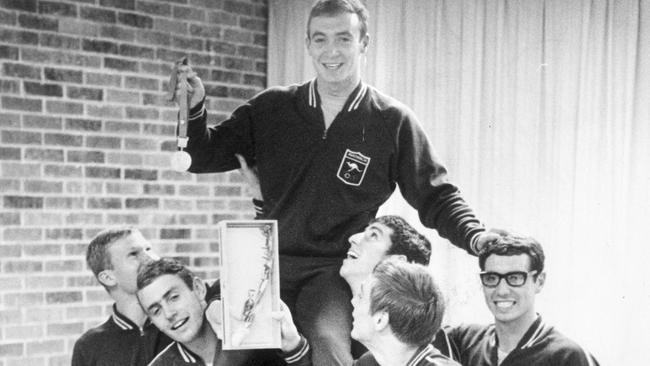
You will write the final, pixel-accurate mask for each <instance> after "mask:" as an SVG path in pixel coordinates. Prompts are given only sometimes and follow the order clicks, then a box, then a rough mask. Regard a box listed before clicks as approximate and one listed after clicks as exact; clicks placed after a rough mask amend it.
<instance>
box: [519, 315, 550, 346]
mask: <svg viewBox="0 0 650 366" xmlns="http://www.w3.org/2000/svg"><path fill="white" fill-rule="evenodd" d="M536 323H537V322H536ZM533 326H534V323H533ZM545 327H546V324H545V323H544V322H543V321H542V319H541V318H539V322H538V324H537V327H536V328H535V331H534V332H533V333H532V334H531V336H530V338H528V341H527V342H526V343H525V344H524V345H523V346H521V348H522V349H523V348H528V347H530V346H532V345H533V344H535V342H537V340H538V339H539V338H540V337H541V334H542V331H543V330H544V329H545Z"/></svg>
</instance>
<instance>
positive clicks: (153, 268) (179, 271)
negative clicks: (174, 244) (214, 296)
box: [137, 258, 196, 290]
mask: <svg viewBox="0 0 650 366" xmlns="http://www.w3.org/2000/svg"><path fill="white" fill-rule="evenodd" d="M163 275H174V276H178V277H179V278H180V279H181V280H182V281H183V282H184V283H185V284H186V285H187V287H189V288H190V289H192V288H194V278H196V275H194V273H192V271H190V270H189V269H188V268H187V267H186V266H185V265H183V263H181V262H180V261H178V260H176V259H174V258H160V259H158V260H156V261H152V262H147V263H145V264H143V265H142V266H140V268H139V269H138V279H137V285H138V290H142V289H143V288H145V287H147V286H148V285H150V284H151V283H152V282H153V281H155V280H156V279H157V278H158V277H160V276H163Z"/></svg>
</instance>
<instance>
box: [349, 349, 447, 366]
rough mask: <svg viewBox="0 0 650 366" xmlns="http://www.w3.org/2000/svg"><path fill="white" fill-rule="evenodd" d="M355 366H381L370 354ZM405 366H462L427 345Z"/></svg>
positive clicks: (359, 360)
mask: <svg viewBox="0 0 650 366" xmlns="http://www.w3.org/2000/svg"><path fill="white" fill-rule="evenodd" d="M353 366H379V364H378V363H377V361H376V360H375V357H374V356H373V355H372V353H370V352H366V353H365V354H364V355H363V356H361V357H360V358H359V359H358V360H356V361H355V362H354V364H353ZM405 366H460V365H459V364H458V363H457V362H456V361H454V360H452V359H450V358H448V357H446V356H443V355H442V354H441V353H440V352H438V350H436V349H435V348H434V347H433V346H432V345H430V344H429V345H426V346H425V347H422V348H420V349H419V350H418V351H417V352H416V353H415V355H413V357H411V359H410V360H409V362H407V363H406V365H405Z"/></svg>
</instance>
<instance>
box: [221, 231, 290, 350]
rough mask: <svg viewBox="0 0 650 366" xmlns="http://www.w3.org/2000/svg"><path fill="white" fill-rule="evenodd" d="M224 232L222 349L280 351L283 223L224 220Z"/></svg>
mask: <svg viewBox="0 0 650 366" xmlns="http://www.w3.org/2000/svg"><path fill="white" fill-rule="evenodd" d="M218 232H219V249H220V253H221V278H220V287H221V305H222V306H221V311H222V320H223V321H222V329H221V332H222V333H221V334H223V340H222V341H223V344H222V348H223V349H226V350H233V349H253V348H280V341H281V338H280V321H279V320H276V319H273V317H272V313H273V312H275V311H280V274H279V270H278V224H277V221H275V220H228V221H221V222H220V223H219V225H218Z"/></svg>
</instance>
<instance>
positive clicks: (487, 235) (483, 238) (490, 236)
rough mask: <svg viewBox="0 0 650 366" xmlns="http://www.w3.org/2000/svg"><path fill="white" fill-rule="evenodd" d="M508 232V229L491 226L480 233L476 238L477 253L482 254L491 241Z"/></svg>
mask: <svg viewBox="0 0 650 366" xmlns="http://www.w3.org/2000/svg"><path fill="white" fill-rule="evenodd" d="M506 234H508V231H507V230H503V229H497V228H490V229H488V230H486V231H484V232H482V233H480V234H479V236H478V239H477V240H476V248H475V249H476V254H477V255H478V254H480V253H481V252H482V251H483V249H485V246H486V245H487V244H488V243H489V242H491V241H494V240H497V239H499V238H500V237H502V236H503V235H506Z"/></svg>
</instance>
